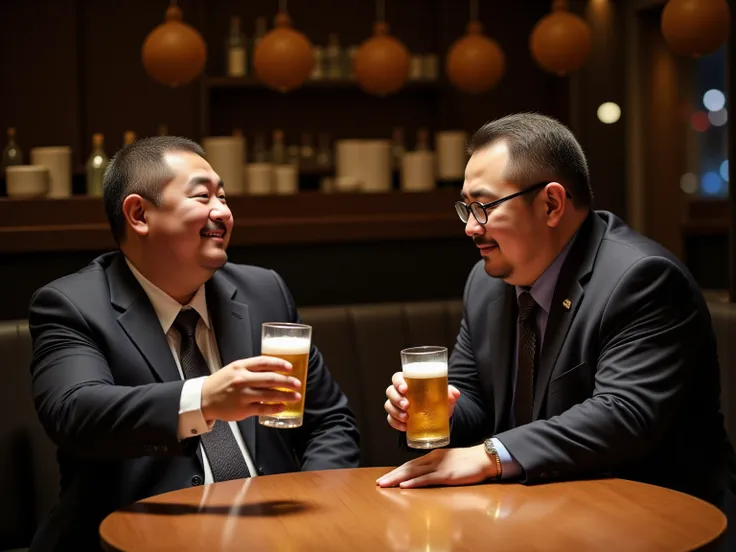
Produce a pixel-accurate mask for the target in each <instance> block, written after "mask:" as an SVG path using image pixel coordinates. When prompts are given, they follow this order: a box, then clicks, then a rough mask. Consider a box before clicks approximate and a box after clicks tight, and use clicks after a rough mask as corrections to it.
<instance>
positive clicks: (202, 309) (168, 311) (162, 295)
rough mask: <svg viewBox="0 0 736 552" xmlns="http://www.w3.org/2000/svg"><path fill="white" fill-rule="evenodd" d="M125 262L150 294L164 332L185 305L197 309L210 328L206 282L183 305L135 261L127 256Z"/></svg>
mask: <svg viewBox="0 0 736 552" xmlns="http://www.w3.org/2000/svg"><path fill="white" fill-rule="evenodd" d="M125 262H126V263H128V267H129V268H130V271H131V272H132V273H133V276H135V278H136V280H138V283H140V285H141V287H142V288H143V291H145V292H146V295H148V299H149V301H151V305H153V310H155V311H156V316H158V321H159V322H160V323H161V328H163V330H164V333H168V332H169V329H170V328H171V326H172V325H173V324H174V320H176V317H177V316H179V312H180V311H181V309H182V308H183V307H191V308H193V309H194V310H196V311H197V312H198V313H199V316H200V317H201V318H202V320H203V321H204V323H205V325H206V326H207V328H208V329H209V327H210V318H209V315H208V313H207V299H206V297H205V289H204V284H203V285H202V286H200V288H199V289H198V290H197V293H195V294H194V297H192V300H191V301H189V303H187V304H186V305H182V304H181V303H179V301H177V300H176V299H174V298H172V297H171V296H170V295H168V294H167V293H166V292H165V291H163V290H162V289H161V288H159V287H157V286H155V285H154V284H152V283H151V282H150V281H149V280H148V279H147V278H146V277H145V276H143V274H141V273H140V272H139V271H138V269H137V268H136V267H135V266H133V263H131V262H130V261H129V260H128V258H127V257H126V258H125Z"/></svg>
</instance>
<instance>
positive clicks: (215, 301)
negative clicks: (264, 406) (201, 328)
mask: <svg viewBox="0 0 736 552" xmlns="http://www.w3.org/2000/svg"><path fill="white" fill-rule="evenodd" d="M237 293H238V290H237V288H236V287H235V286H234V285H233V284H232V283H230V282H229V281H228V280H227V279H226V278H225V277H224V276H223V275H221V274H220V273H216V274H215V275H214V276H213V277H212V279H211V280H210V281H209V282H208V283H207V288H206V294H207V308H208V310H209V314H210V317H211V320H212V327H213V328H214V330H215V336H216V338H217V348H218V349H219V351H220V360H221V361H222V365H223V366H227V365H228V364H230V363H231V362H234V361H236V360H242V359H244V358H249V357H252V356H253V335H252V333H251V332H252V328H251V323H250V310H249V308H248V305H246V304H245V303H240V302H238V301H237V300H236V297H237ZM238 426H239V427H240V431H241V432H242V433H243V436H244V437H245V442H246V444H247V447H248V452H249V453H250V455H251V457H252V458H253V460H254V461H255V458H256V418H255V416H251V417H249V418H246V419H245V420H242V421H240V422H238Z"/></svg>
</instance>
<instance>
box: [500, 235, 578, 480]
mask: <svg viewBox="0 0 736 552" xmlns="http://www.w3.org/2000/svg"><path fill="white" fill-rule="evenodd" d="M574 241H575V236H573V237H572V239H570V241H569V242H567V245H566V246H565V247H564V249H563V250H562V251H561V252H560V253H559V255H557V257H555V260H554V261H552V264H551V265H549V266H548V267H547V269H546V270H545V271H544V272H543V273H542V275H541V276H540V277H539V278H537V280H536V281H535V282H534V284H532V287H531V289H529V288H525V287H522V286H516V298H517V300H518V298H519V296H520V295H521V294H522V293H523V292H525V291H528V292H529V293H530V294H531V296H532V298H533V299H534V301H535V302H536V303H537V305H538V308H537V312H536V315H535V316H536V323H537V332H538V336H539V345H538V347H537V358H541V356H542V355H541V353H542V347H543V345H544V332H545V330H546V329H547V319H548V318H549V309H550V307H551V306H552V299H553V297H554V294H555V287H556V286H557V279H558V278H559V276H560V269H561V268H562V265H563V263H564V262H565V259H566V258H567V255H568V253H569V252H570V247H571V246H572V244H573V242H574ZM514 349H515V350H516V354H515V355H514V366H513V378H512V381H516V370H517V366H518V363H519V320H518V319H517V320H516V338H515V346H514ZM538 368H539V366H536V367H535V369H538ZM515 388H516V387H515V386H512V389H514V390H515ZM513 392H514V391H512V393H513ZM514 400H515V397H513V396H512V401H511V417H510V418H511V423H512V425H513V423H514V406H513V405H514ZM492 441H493V444H494V445H495V446H496V450H497V451H498V458H499V460H501V476H502V478H503V479H511V478H514V477H517V476H518V475H519V474H520V473H521V466H520V465H519V463H518V462H517V461H516V460H514V458H513V457H512V456H511V454H510V453H509V451H508V450H507V449H506V447H504V446H503V443H502V442H501V441H500V440H499V439H497V438H496V437H493V438H492Z"/></svg>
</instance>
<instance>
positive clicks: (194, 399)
mask: <svg viewBox="0 0 736 552" xmlns="http://www.w3.org/2000/svg"><path fill="white" fill-rule="evenodd" d="M206 377H207V376H202V377H201V378H193V379H188V380H186V381H185V382H184V386H183V387H182V388H181V398H180V399H179V439H180V440H183V439H189V438H190V437H196V436H197V435H201V434H202V433H208V432H209V431H210V430H211V429H212V426H213V425H214V421H213V422H212V423H210V424H208V423H207V420H205V419H204V416H203V415H202V385H204V380H205V378H206Z"/></svg>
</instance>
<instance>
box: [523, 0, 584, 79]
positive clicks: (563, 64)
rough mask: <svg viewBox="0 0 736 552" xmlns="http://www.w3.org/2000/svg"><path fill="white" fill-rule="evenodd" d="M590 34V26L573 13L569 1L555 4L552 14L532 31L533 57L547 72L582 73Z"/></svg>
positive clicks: (562, 0)
mask: <svg viewBox="0 0 736 552" xmlns="http://www.w3.org/2000/svg"><path fill="white" fill-rule="evenodd" d="M591 34H592V33H591V30H590V27H589V26H588V24H587V23H586V22H585V21H584V20H583V19H582V18H580V17H578V16H577V15H575V14H572V13H570V11H569V6H568V0H553V2H552V13H550V14H549V15H546V16H544V17H543V18H542V19H540V20H539V22H538V23H537V24H536V25H535V26H534V29H533V30H532V34H531V37H530V41H529V46H530V49H531V52H532V57H533V58H534V60H535V61H536V62H537V64H539V66H540V67H541V68H542V69H544V70H545V71H549V72H551V73H556V74H557V75H559V76H564V75H567V74H569V73H572V72H573V71H577V70H578V69H580V68H581V67H582V66H583V64H584V63H585V60H586V59H587V58H588V54H590V47H591Z"/></svg>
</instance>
